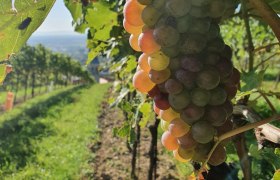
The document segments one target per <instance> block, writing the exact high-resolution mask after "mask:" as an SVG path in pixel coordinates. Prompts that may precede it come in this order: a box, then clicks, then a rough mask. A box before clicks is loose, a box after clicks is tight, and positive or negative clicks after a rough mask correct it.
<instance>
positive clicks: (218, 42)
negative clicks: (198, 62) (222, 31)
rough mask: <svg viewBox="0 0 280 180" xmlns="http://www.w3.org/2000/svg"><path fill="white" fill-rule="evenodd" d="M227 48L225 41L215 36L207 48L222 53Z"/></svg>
mask: <svg viewBox="0 0 280 180" xmlns="http://www.w3.org/2000/svg"><path fill="white" fill-rule="evenodd" d="M224 48H225V43H224V41H223V40H222V39H221V38H219V37H218V38H215V39H214V40H212V41H210V42H208V44H207V50H208V51H211V52H216V53H221V52H223V50H224Z"/></svg>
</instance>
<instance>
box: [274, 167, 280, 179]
mask: <svg viewBox="0 0 280 180" xmlns="http://www.w3.org/2000/svg"><path fill="white" fill-rule="evenodd" d="M278 179H280V169H278V170H277V171H276V172H275V174H274V176H273V180H278Z"/></svg>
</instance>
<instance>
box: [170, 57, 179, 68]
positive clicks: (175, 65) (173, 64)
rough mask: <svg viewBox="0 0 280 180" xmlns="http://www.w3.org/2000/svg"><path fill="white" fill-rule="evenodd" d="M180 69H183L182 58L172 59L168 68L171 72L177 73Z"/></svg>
mask: <svg viewBox="0 0 280 180" xmlns="http://www.w3.org/2000/svg"><path fill="white" fill-rule="evenodd" d="M180 67H181V58H180V57H175V58H172V59H170V63H169V66H168V68H169V69H170V70H171V71H176V70H177V69H179V68H180Z"/></svg>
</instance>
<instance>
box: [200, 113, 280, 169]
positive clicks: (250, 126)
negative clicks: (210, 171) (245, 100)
mask: <svg viewBox="0 0 280 180" xmlns="http://www.w3.org/2000/svg"><path fill="white" fill-rule="evenodd" d="M275 120H280V114H278V115H274V116H272V117H270V118H267V119H264V120H261V121H258V122H255V123H251V124H247V125H245V126H242V127H240V128H237V129H234V130H232V131H229V132H227V133H225V134H223V135H221V136H219V137H217V138H216V142H215V145H214V147H213V148H212V149H211V151H210V153H209V154H208V156H207V159H206V161H205V162H204V163H203V165H202V167H201V169H200V172H202V171H203V170H204V169H205V168H206V165H207V163H208V161H209V159H210V158H211V156H212V154H213V153H214V151H215V149H216V148H217V146H218V145H219V144H220V143H221V142H222V141H223V140H225V139H227V138H230V137H233V136H235V135H237V134H241V133H243V132H246V131H248V130H251V129H254V128H256V127H258V126H261V125H264V124H267V123H269V122H272V121H275Z"/></svg>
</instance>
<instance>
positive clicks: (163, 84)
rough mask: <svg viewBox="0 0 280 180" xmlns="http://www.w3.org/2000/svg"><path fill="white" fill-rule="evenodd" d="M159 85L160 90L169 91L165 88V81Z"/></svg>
mask: <svg viewBox="0 0 280 180" xmlns="http://www.w3.org/2000/svg"><path fill="white" fill-rule="evenodd" d="M157 87H158V88H159V90H160V92H162V93H165V94H167V93H168V92H167V91H166V89H165V82H163V83H160V84H157Z"/></svg>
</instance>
